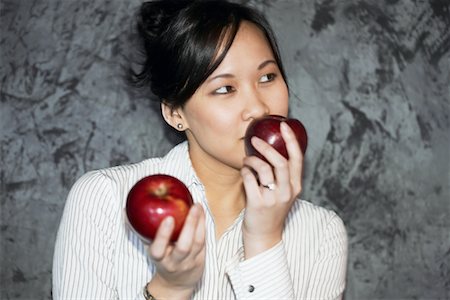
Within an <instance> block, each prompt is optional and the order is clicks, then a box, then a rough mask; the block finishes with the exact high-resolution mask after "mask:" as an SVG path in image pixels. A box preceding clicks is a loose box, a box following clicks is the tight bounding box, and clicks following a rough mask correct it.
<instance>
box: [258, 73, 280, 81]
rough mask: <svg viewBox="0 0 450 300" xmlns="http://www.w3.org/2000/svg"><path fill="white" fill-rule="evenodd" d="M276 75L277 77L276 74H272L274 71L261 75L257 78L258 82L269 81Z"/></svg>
mask: <svg viewBox="0 0 450 300" xmlns="http://www.w3.org/2000/svg"><path fill="white" fill-rule="evenodd" d="M276 77H277V75H276V74H274V73H269V74H265V75H263V76H261V78H260V79H259V82H261V83H264V82H271V81H273V80H274V79H275V78H276Z"/></svg>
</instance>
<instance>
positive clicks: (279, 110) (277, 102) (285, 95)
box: [269, 84, 289, 116]
mask: <svg viewBox="0 0 450 300" xmlns="http://www.w3.org/2000/svg"><path fill="white" fill-rule="evenodd" d="M269 97H270V100H269V103H270V112H271V114H276V115H282V116H287V114H288V110H289V92H288V89H287V86H286V85H285V84H283V85H280V87H279V88H278V89H274V90H272V92H271V93H270V95H269Z"/></svg>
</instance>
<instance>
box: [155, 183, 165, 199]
mask: <svg viewBox="0 0 450 300" xmlns="http://www.w3.org/2000/svg"><path fill="white" fill-rule="evenodd" d="M153 193H154V194H155V195H156V196H157V197H160V198H163V197H164V196H166V195H167V187H166V186H165V185H164V184H160V185H159V186H158V187H157V188H156V189H155V191H154V192H153Z"/></svg>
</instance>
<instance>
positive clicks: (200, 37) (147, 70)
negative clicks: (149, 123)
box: [132, 0, 287, 107]
mask: <svg viewBox="0 0 450 300" xmlns="http://www.w3.org/2000/svg"><path fill="white" fill-rule="evenodd" d="M244 20H245V21H249V22H251V23H254V24H255V25H257V26H258V27H259V28H260V29H261V30H262V31H263V32H264V34H265V35H266V37H267V40H268V42H269V44H270V46H271V48H272V51H273V54H274V57H275V60H276V62H277V64H278V66H279V68H280V70H281V74H282V76H283V78H284V79H285V81H286V82H287V80H286V76H285V72H284V69H283V66H282V63H281V57H280V53H279V49H278V46H277V42H276V39H275V36H274V34H273V31H272V29H271V27H270V25H269V23H268V22H267V20H266V18H265V17H264V16H263V15H262V14H260V13H259V12H257V11H256V10H254V9H252V8H249V7H246V6H243V5H240V4H237V3H231V2H228V1H225V0H215V1H213V0H190V1H187V0H157V1H149V2H145V3H143V4H142V5H141V7H140V10H139V13H138V24H137V28H138V32H139V36H140V38H141V42H142V46H143V50H144V55H145V61H144V62H143V63H142V65H141V69H140V70H139V71H137V72H136V71H132V82H133V83H134V84H135V85H136V86H138V87H150V88H151V91H152V93H153V94H154V95H155V96H157V97H158V98H159V100H160V101H161V100H162V101H164V102H166V103H167V104H168V105H171V106H172V107H180V106H183V105H184V104H185V102H186V101H187V100H188V99H189V98H190V97H191V96H192V95H193V94H194V93H195V91H196V90H197V89H198V87H199V86H200V85H201V84H202V83H203V82H204V81H205V80H206V79H207V78H208V76H209V75H211V73H212V72H214V70H215V69H216V68H217V67H218V66H219V64H220V63H221V62H222V60H223V59H224V57H225V55H226V53H227V51H228V50H229V48H230V46H231V44H232V42H233V40H234V37H235V36H236V33H237V31H238V29H239V26H240V24H241V22H242V21H244ZM222 46H224V47H222ZM219 49H223V51H222V52H221V53H218V51H219Z"/></svg>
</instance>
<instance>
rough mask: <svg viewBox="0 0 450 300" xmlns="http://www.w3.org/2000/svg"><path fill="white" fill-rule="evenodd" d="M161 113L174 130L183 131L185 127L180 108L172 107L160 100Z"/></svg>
mask: <svg viewBox="0 0 450 300" xmlns="http://www.w3.org/2000/svg"><path fill="white" fill-rule="evenodd" d="M161 113H162V115H163V118H164V120H165V121H166V122H167V124H169V125H170V126H172V127H173V128H175V129H176V130H178V131H184V130H185V129H186V128H187V125H186V122H185V120H184V118H183V113H182V111H181V108H174V107H173V106H171V105H170V104H168V103H166V102H165V101H162V102H161Z"/></svg>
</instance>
